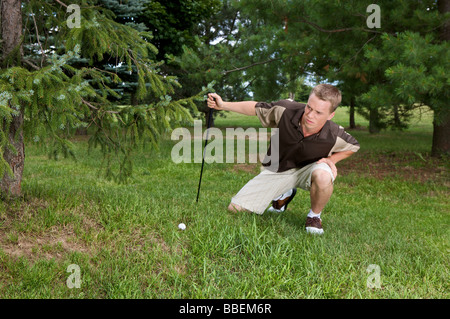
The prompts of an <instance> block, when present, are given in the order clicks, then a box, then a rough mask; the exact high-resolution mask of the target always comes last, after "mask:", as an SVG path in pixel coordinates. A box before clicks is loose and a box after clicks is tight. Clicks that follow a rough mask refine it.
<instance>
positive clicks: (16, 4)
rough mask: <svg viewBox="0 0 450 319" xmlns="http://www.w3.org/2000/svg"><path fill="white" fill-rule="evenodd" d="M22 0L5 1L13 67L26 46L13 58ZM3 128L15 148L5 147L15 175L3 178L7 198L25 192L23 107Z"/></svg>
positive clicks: (6, 41)
mask: <svg viewBox="0 0 450 319" xmlns="http://www.w3.org/2000/svg"><path fill="white" fill-rule="evenodd" d="M21 4H22V2H21V0H1V17H2V25H1V28H2V29H1V32H2V40H3V55H2V58H3V60H4V61H5V60H6V58H7V57H8V59H7V64H6V67H12V66H14V65H17V64H20V60H21V57H22V54H23V53H22V48H20V50H19V52H18V55H17V57H14V58H13V59H10V58H9V55H10V54H11V53H12V52H13V51H14V50H16V49H17V48H18V46H19V45H20V41H21V36H22V10H21ZM2 125H3V129H6V128H8V131H7V132H5V134H7V136H8V138H9V142H10V143H11V145H13V147H14V150H10V149H9V148H8V147H5V149H4V150H3V158H4V159H5V161H6V162H7V163H8V164H9V166H10V167H11V170H12V172H13V176H10V175H9V174H8V173H5V175H4V176H3V177H2V180H1V182H0V190H1V195H2V197H3V198H9V197H17V196H20V194H21V183H22V173H23V168H24V164H25V147H24V140H23V109H22V107H21V108H20V111H19V114H18V115H15V116H13V117H12V121H11V123H9V125H7V123H6V122H5V121H4V122H3V123H2ZM8 126H9V127H8Z"/></svg>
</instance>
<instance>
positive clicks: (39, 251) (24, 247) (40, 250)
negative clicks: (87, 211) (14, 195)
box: [0, 198, 101, 261]
mask: <svg viewBox="0 0 450 319" xmlns="http://www.w3.org/2000/svg"><path fill="white" fill-rule="evenodd" d="M46 209H52V208H51V205H50V204H49V203H48V202H47V201H45V200H43V199H39V198H31V199H27V200H21V201H15V202H11V203H8V204H7V205H5V211H3V212H2V213H0V247H1V250H2V251H3V253H6V254H7V255H9V256H11V257H15V258H19V257H25V258H26V259H28V260H29V261H35V260H38V259H42V258H44V259H47V260H50V259H55V260H61V259H63V258H64V256H65V255H67V254H68V253H71V252H81V253H88V254H90V253H91V248H90V247H88V246H87V245H86V244H85V243H84V242H81V241H80V240H79V239H78V238H77V234H76V233H75V231H74V229H73V226H72V225H69V224H64V225H55V226H51V227H49V228H47V229H44V230H42V231H41V230H39V231H37V230H29V229H26V230H23V231H22V230H21V228H23V227H27V226H19V227H17V226H14V224H19V225H27V223H30V221H33V220H36V221H38V220H39V216H38V215H40V214H42V213H43V212H45V210H46ZM69 210H73V211H72V212H71V213H73V214H79V215H80V216H83V215H82V214H83V211H84V207H82V206H80V207H76V208H69ZM82 220H83V222H82V225H81V226H82V227H83V228H84V229H90V230H91V231H94V232H98V231H99V229H100V227H101V225H99V224H98V223H96V222H95V221H94V220H93V219H91V218H89V217H88V216H83V217H82Z"/></svg>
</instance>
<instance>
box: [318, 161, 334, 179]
mask: <svg viewBox="0 0 450 319" xmlns="http://www.w3.org/2000/svg"><path fill="white" fill-rule="evenodd" d="M317 163H318V164H320V163H325V164H327V165H328V166H330V168H331V172H332V173H333V176H334V178H336V176H337V168H336V165H334V162H333V161H332V160H331V159H329V158H328V157H324V158H321V159H320V160H318V161H317Z"/></svg>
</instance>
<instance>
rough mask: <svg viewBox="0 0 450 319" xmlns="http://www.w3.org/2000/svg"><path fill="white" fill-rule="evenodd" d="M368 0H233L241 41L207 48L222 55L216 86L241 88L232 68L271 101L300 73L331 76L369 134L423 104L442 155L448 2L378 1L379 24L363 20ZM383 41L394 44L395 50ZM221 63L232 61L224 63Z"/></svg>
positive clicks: (404, 121) (400, 124)
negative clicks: (363, 120) (429, 111)
mask: <svg viewBox="0 0 450 319" xmlns="http://www.w3.org/2000/svg"><path fill="white" fill-rule="evenodd" d="M372 2H373V1H326V2H324V1H301V0H291V1H284V0H271V1H256V0H247V1H231V2H230V3H231V5H232V7H233V8H235V9H236V10H237V11H238V13H239V18H238V20H237V23H236V25H237V30H238V31H237V32H236V35H239V36H240V38H241V39H245V40H244V41H239V39H237V40H236V41H231V42H230V44H231V45H230V47H227V48H225V49H223V47H221V46H220V44H217V45H215V48H214V49H211V50H209V52H212V51H215V53H214V54H216V55H217V57H218V58H217V59H216V60H217V61H224V62H223V63H220V62H218V63H216V64H215V69H216V70H217V72H216V74H221V75H222V78H221V80H222V81H223V84H222V88H225V90H226V88H229V87H230V88H231V90H236V91H237V90H239V85H237V86H236V87H237V88H236V89H234V87H235V83H234V82H233V81H232V80H231V77H230V78H227V76H228V75H230V74H231V73H233V75H234V76H236V77H238V78H239V79H240V81H241V83H245V84H246V85H245V90H246V92H253V97H254V98H255V99H261V100H275V99H279V98H280V97H281V96H283V92H286V91H287V92H289V91H292V88H291V87H290V85H291V84H292V85H295V81H296V80H298V79H299V78H300V77H303V78H305V79H313V80H314V81H315V82H324V81H326V82H331V83H334V84H336V85H338V86H339V87H340V88H341V89H342V91H343V95H344V102H345V103H348V104H350V105H353V107H356V108H357V110H358V112H359V113H361V114H362V115H364V116H365V117H367V119H369V122H370V125H369V130H370V132H372V133H376V132H379V131H380V130H381V129H384V128H395V129H403V128H405V127H407V125H408V119H409V118H410V116H411V114H412V113H411V112H412V111H413V110H414V109H415V108H416V107H418V106H420V105H425V104H426V105H427V106H429V107H430V108H431V109H432V110H433V111H434V114H435V116H436V120H435V123H437V124H436V125H435V127H434V128H435V129H434V138H433V147H432V149H433V150H435V149H443V148H444V149H445V148H447V151H446V152H447V153H448V146H447V147H445V146H439V147H438V146H436V143H438V141H442V140H443V141H444V142H442V143H443V144H445V143H447V145H448V139H447V142H445V136H448V134H447V133H448V124H446V123H447V122H448V121H447V120H446V118H447V115H446V114H448V113H447V111H446V110H448V107H447V106H446V102H445V100H448V95H447V94H448V77H446V76H445V74H448V73H449V72H448V64H447V63H446V62H445V61H444V60H442V59H446V57H447V55H446V54H444V53H443V52H444V51H445V49H446V46H447V44H445V42H447V41H446V40H444V39H445V36H446V35H445V34H446V33H445V32H444V31H442V32H441V30H443V29H445V27H443V26H447V25H448V13H446V12H447V11H446V10H447V9H445V8H448V5H447V3H448V1H438V2H436V1H434V0H428V1H402V0H396V1H391V0H389V1H378V2H377V4H378V5H379V7H380V8H381V12H380V18H381V26H380V28H371V27H369V26H368V24H367V20H368V18H369V16H370V15H371V13H372V12H367V8H368V6H369V5H371V4H372ZM439 8H440V9H439ZM413 34H415V35H414V36H413ZM236 35H232V36H236ZM388 39H390V41H391V45H395V46H396V47H397V49H395V50H394V51H395V52H396V54H397V55H396V56H394V54H392V52H391V51H390V50H392V48H391V47H390V46H389V44H387V43H386V41H388ZM233 40H235V39H233ZM394 40H395V41H394ZM409 41H413V42H410V43H408V42H409ZM394 42H395V43H394ZM419 47H420V48H419ZM231 53H232V55H233V56H232V57H230V56H229V54H231ZM427 53H428V54H430V55H431V56H432V58H430V57H427V56H426V54H427ZM438 56H439V58H438ZM441 57H442V59H441ZM191 60H192V61H195V58H191ZM199 60H200V61H204V60H203V59H202V58H200V59H199ZM227 62H228V65H232V67H228V68H226V67H225V64H226V63H227ZM395 65H397V67H398V68H399V69H396V68H394V66H395ZM443 70H445V71H444V73H442V71H443ZM202 71H203V70H202ZM392 71H394V73H393V72H392ZM421 72H422V73H421ZM419 73H421V76H420V77H417V78H416V79H414V76H415V75H417V76H419ZM423 77H427V79H426V80H425V79H423V81H425V82H424V83H428V82H427V81H430V82H429V83H432V82H433V81H434V85H430V86H423V85H422V83H421V82H422V81H420V80H419V81H417V80H418V79H420V78H423ZM405 81H406V82H405ZM436 81H437V82H436ZM418 86H420V88H419V87H418ZM221 90H222V89H221ZM411 90H414V92H415V93H414V94H413V93H412V92H411ZM369 92H370V93H369ZM408 92H409V93H408ZM419 92H420V93H419ZM284 94H285V93H284ZM430 97H433V98H430ZM438 97H441V98H442V101H441V100H440V99H439V98H438ZM424 101H426V102H424ZM435 154H436V152H435V151H433V155H435Z"/></svg>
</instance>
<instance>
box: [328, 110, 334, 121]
mask: <svg viewBox="0 0 450 319" xmlns="http://www.w3.org/2000/svg"><path fill="white" fill-rule="evenodd" d="M335 113H336V112H333V113H331V114H330V116H328V121H330V120H331V119H332V118H333V117H334V114H335Z"/></svg>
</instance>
